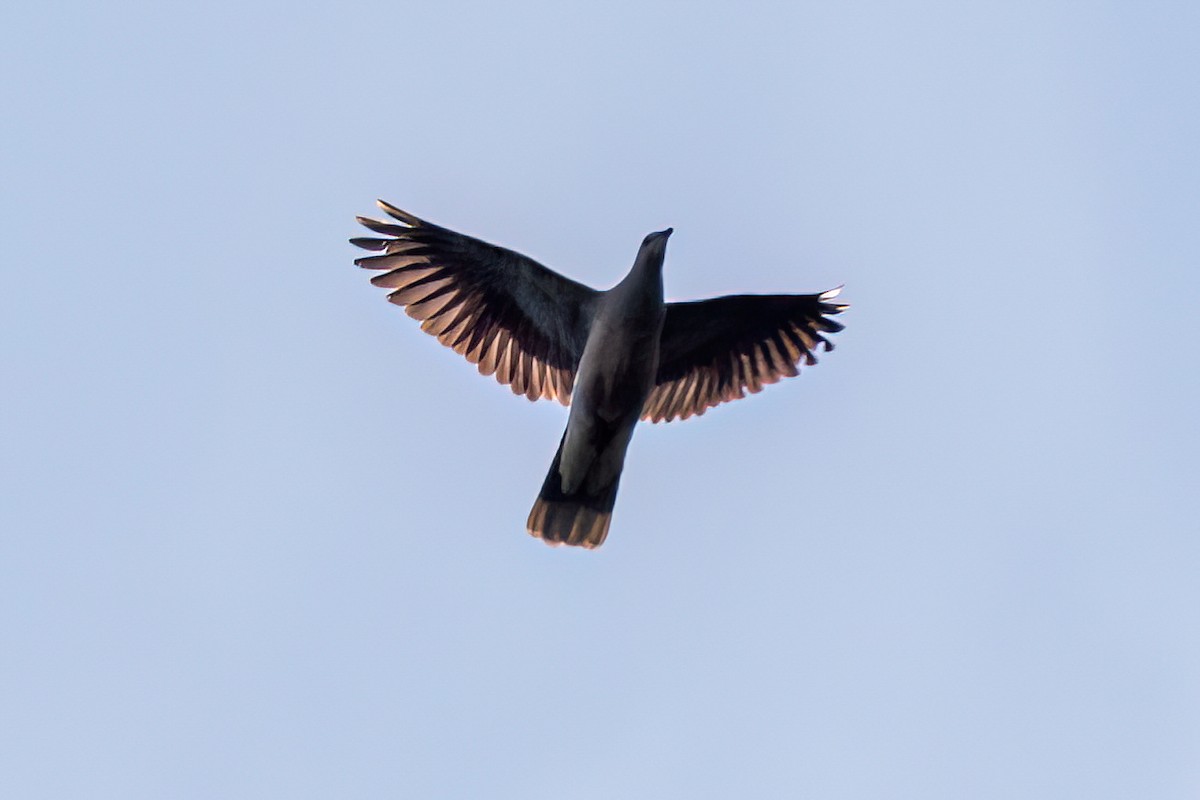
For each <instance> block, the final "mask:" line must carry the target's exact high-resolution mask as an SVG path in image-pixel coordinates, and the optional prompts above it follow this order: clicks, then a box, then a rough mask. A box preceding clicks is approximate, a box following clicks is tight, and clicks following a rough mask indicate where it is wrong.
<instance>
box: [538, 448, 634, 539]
mask: <svg viewBox="0 0 1200 800" xmlns="http://www.w3.org/2000/svg"><path fill="white" fill-rule="evenodd" d="M565 441H566V439H565V437H564V439H563V442H565ZM563 442H559V445H558V452H557V453H555V454H554V461H553V463H551V464H550V472H549V473H548V474H547V475H546V481H545V483H543V484H542V491H541V492H539V493H538V498H537V500H536V501H535V502H534V504H533V510H532V511H530V512H529V520H528V521H527V522H526V523H525V527H526V529H528V531H529V534H530V535H531V536H536V537H538V538H539V539H541V540H542V541H544V542H545V543H546V544H548V545H552V546H558V545H563V544H569V545H574V546H576V547H585V548H587V549H589V550H591V549H593V548H596V547H599V546H600V545H602V544H604V538H605V537H606V536H608V524H609V522H611V521H612V510H613V505H614V504H615V503H616V501H617V486H618V484H619V483H620V482H621V476H620V475H617V476H616V477H615V478H613V480H612V482H611V483H610V484H609V485H608V486H605V487H604V488H602V489H600V490H599V491H598V492H594V493H593V492H588V491H585V490H584V489H583V488H582V487H580V489H579V490H578V491H576V492H574V493H572V494H566V493H564V492H563V490H562V475H561V473H560V472H559V464H560V462H561V461H562V449H563Z"/></svg>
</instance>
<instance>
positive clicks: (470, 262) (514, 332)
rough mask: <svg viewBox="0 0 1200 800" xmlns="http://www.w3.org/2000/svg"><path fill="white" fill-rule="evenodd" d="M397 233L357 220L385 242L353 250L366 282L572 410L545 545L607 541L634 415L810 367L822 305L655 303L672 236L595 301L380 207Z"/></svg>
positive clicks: (546, 502)
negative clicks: (372, 272) (369, 273)
mask: <svg viewBox="0 0 1200 800" xmlns="http://www.w3.org/2000/svg"><path fill="white" fill-rule="evenodd" d="M380 206H381V207H382V208H383V209H384V211H386V212H387V213H388V214H389V215H390V216H392V217H393V218H394V219H396V220H398V221H400V222H402V223H404V226H400V225H394V224H392V223H385V222H379V221H376V220H370V219H366V218H363V217H360V218H359V221H360V222H361V223H362V224H363V225H365V226H366V227H367V228H369V229H371V230H373V231H375V232H377V233H382V234H385V235H387V236H391V237H394V238H390V239H375V238H360V239H352V240H351V241H352V242H353V243H355V244H357V245H358V246H360V247H363V248H365V249H368V250H376V251H383V254H382V255H378V256H370V257H366V258H361V259H359V260H358V261H357V262H356V263H358V264H359V265H360V266H363V267H366V268H368V269H379V270H387V272H386V273H384V274H381V275H379V276H377V277H376V278H373V279H372V283H375V284H376V285H379V286H384V287H386V288H389V289H393V290H394V291H393V292H392V293H391V294H390V295H389V299H390V300H392V302H394V303H396V304H398V305H401V306H404V307H405V310H406V311H407V312H408V313H409V315H410V316H413V317H415V318H417V319H419V320H421V327H422V328H423V329H424V330H425V331H427V332H428V333H431V334H433V335H435V336H437V337H438V339H439V340H440V341H441V342H442V343H443V344H445V345H447V346H449V347H452V348H454V349H455V350H456V351H458V352H459V353H461V354H462V355H464V356H466V358H467V359H468V360H470V361H472V362H473V363H476V364H478V367H479V371H480V372H482V373H484V374H493V373H494V374H495V375H496V377H497V378H498V379H499V380H500V382H501V383H506V384H510V385H511V386H512V389H513V391H514V392H515V393H517V394H524V395H525V396H527V397H529V399H531V400H536V399H539V398H553V399H558V400H559V401H560V402H563V403H569V404H570V406H571V412H570V414H569V416H568V419H567V428H566V431H565V432H564V433H563V437H562V441H561V442H560V443H559V447H558V452H557V453H556V454H555V456H554V460H553V462H552V463H551V466H550V470H549V473H548V474H547V476H546V480H545V482H544V483H543V485H542V490H541V492H540V493H539V495H538V498H537V501H536V502H535V503H534V506H533V510H532V511H531V512H530V514H529V519H528V522H527V528H528V530H529V532H530V533H531V534H532V535H534V536H537V537H540V538H542V539H543V540H544V541H546V542H547V543H549V544H571V545H579V546H583V547H588V548H593V547H598V546H599V545H600V544H601V543H603V541H604V539H605V537H606V536H607V534H608V528H609V522H610V520H611V515H612V509H613V504H614V502H615V500H616V494H617V487H618V485H619V483H620V478H621V471H622V468H623V467H624V463H625V453H626V450H627V449H628V447H629V442H630V440H631V438H632V437H633V431H634V428H635V427H636V426H637V423H638V421H639V420H640V419H647V420H651V421H654V422H659V421H664V420H665V421H670V420H672V419H676V418H682V419H686V418H687V417H689V416H692V415H699V414H703V413H704V412H705V411H706V410H707V409H708V408H710V407H712V406H715V405H717V404H719V403H721V402H725V401H727V400H733V399H736V398H738V397H743V396H745V395H744V392H745V390H747V389H748V390H749V391H751V392H757V391H759V390H761V389H762V386H763V385H764V384H766V383H774V382H775V381H777V380H779V379H780V378H781V377H786V376H789V375H795V374H797V370H796V364H797V362H799V361H801V360H804V361H806V362H807V363H809V364H813V363H816V358H815V355H814V352H815V350H816V349H817V345H818V343H823V344H824V345H825V348H826V349H827V350H828V349H832V345H831V344H830V343H829V341H828V340H827V339H825V338H824V336H822V332H835V331H838V330H840V329H841V325H839V324H838V323H836V322H833V321H832V320H830V319H828V317H829V316H832V315H834V314H838V313H840V312H841V311H842V310H843V309H844V308H845V306H840V305H837V304H834V303H831V302H829V301H830V300H831V299H832V298H833V297H834V296H836V294H837V293H838V291H839V290H832V291H830V292H825V293H823V294H820V295H738V296H730V297H722V298H716V299H714V300H707V301H698V302H693V303H664V300H663V276H662V267H663V259H664V255H665V251H666V244H667V239H668V238H669V236H670V234H671V230H670V229H667V230H665V231H660V232H659V233H652V234H650V235H649V236H647V237H646V239H645V241H643V242H642V246H641V248H640V249H639V251H638V255H637V258H636V259H635V261H634V265H633V268H632V269H631V270H630V271H629V274H628V275H626V276H625V278H624V279H623V280H622V281H621V282H620V283H618V284H617V285H616V286H614V287H613V288H612V289H609V290H608V291H606V292H597V291H595V290H593V289H590V288H588V287H586V286H583V285H582V284H579V283H576V282H574V281H571V280H569V279H567V278H564V277H563V276H561V275H559V274H557V273H555V272H552V271H550V270H548V269H546V268H545V267H543V266H541V265H540V264H538V263H537V262H535V261H533V260H531V259H528V258H526V257H524V256H521V255H520V254H518V253H514V252H512V251H510V250H505V249H503V248H499V247H495V246H494V245H489V244H486V243H484V242H481V241H479V240H476V239H472V238H470V237H467V236H463V235H462V234H457V233H454V232H452V231H449V230H446V229H444V228H440V227H438V226H436V225H432V224H430V223H428V222H425V221H423V220H420V219H418V218H416V217H414V216H412V215H411V214H408V213H407V212H404V211H401V210H399V209H397V208H395V207H394V206H391V205H388V204H387V203H384V202H382V201H380Z"/></svg>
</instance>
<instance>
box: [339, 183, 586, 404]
mask: <svg viewBox="0 0 1200 800" xmlns="http://www.w3.org/2000/svg"><path fill="white" fill-rule="evenodd" d="M379 206H380V208H382V209H383V210H384V212H385V213H387V215H388V216H389V217H391V218H392V219H393V220H395V222H381V221H379V220H374V219H369V218H367V217H359V218H358V221H359V222H360V223H361V224H362V225H363V226H364V227H366V228H368V229H369V230H371V231H373V232H374V233H376V234H380V235H381V236H382V237H383V238H378V237H362V238H356V239H351V240H350V241H351V243H352V244H355V245H357V246H358V247H361V248H363V249H365V250H371V251H375V252H377V253H379V254H378V255H373V256H366V257H363V258H359V259H357V260H356V261H355V262H354V263H355V264H357V265H358V266H360V267H364V268H366V269H371V270H378V271H380V274H379V275H376V276H374V277H373V278H372V279H371V283H373V284H375V285H376V286H379V287H382V288H385V289H389V290H391V292H390V294H388V300H390V301H391V302H393V303H395V304H396V305H398V306H401V307H402V308H403V309H404V311H405V313H407V314H408V315H409V316H410V317H412V318H414V319H416V320H419V321H420V323H421V329H422V330H423V331H425V332H426V333H429V334H431V335H433V336H436V337H437V339H438V341H439V342H441V343H442V344H444V345H446V346H447V347H450V348H452V349H453V350H454V351H455V352H457V353H459V354H460V355H463V356H465V357H466V359H467V360H468V361H470V362H471V363H472V364H476V365H478V367H479V371H480V372H481V373H482V374H484V375H495V376H496V379H497V380H498V381H500V383H502V384H505V385H508V386H511V387H512V391H513V393H514V394H519V395H524V396H526V397H528V398H529V399H530V400H538V399H540V398H546V399H553V400H558V401H559V402H561V403H562V404H563V405H567V404H568V403H569V402H570V398H571V390H572V387H573V385H574V382H575V371H576V369H577V368H578V366H579V358H580V356H581V355H582V354H583V347H584V344H586V342H587V335H588V329H589V326H590V322H591V318H592V310H593V308H594V305H595V302H596V297H597V295H598V293H597V292H596V291H595V290H594V289H591V288H589V287H587V286H584V285H583V284H581V283H577V282H575V281H573V280H570V279H569V278H566V277H564V276H562V275H559V274H558V273H556V272H553V271H552V270H549V269H547V268H546V267H543V266H542V265H541V264H539V263H537V262H536V261H534V260H533V259H531V258H527V257H526V256H523V255H521V254H520V253H515V252H513V251H512V250H507V249H505V248H502V247H497V246H495V245H491V244H487V243H486V242H482V241H480V240H478V239H474V238H472V237H470V236H464V235H463V234H460V233H455V232H454V231H451V230H447V229H445V228H441V227H439V226H437V225H433V224H431V223H429V222H426V221H424V220H422V219H419V218H417V217H414V216H413V215H412V214H409V213H407V212H405V211H401V210H400V209H398V208H396V207H395V206H392V205H390V204H388V203H385V202H383V201H382V200H380V201H379ZM397 223H399V224H397Z"/></svg>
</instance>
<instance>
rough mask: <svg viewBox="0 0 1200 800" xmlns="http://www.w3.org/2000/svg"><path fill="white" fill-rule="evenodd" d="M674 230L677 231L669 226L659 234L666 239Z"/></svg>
mask: <svg viewBox="0 0 1200 800" xmlns="http://www.w3.org/2000/svg"><path fill="white" fill-rule="evenodd" d="M674 232H675V229H674V228H667V229H666V230H665V231H659V232H658V235H659V236H661V237H662V238H664V239H666V238H667V237H669V236H670V235H671V234H672V233H674Z"/></svg>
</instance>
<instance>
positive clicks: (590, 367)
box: [527, 231, 670, 547]
mask: <svg viewBox="0 0 1200 800" xmlns="http://www.w3.org/2000/svg"><path fill="white" fill-rule="evenodd" d="M668 236H670V231H663V232H661V233H657V234H653V233H652V234H650V236H648V237H647V243H648V244H649V246H648V247H647V246H646V245H643V248H642V251H641V252H640V253H639V254H638V258H637V260H636V262H635V263H634V267H633V269H631V270H630V271H629V274H628V275H626V276H625V279H624V280H622V281H621V282H620V283H618V284H617V285H616V286H614V287H613V288H612V289H609V290H608V291H607V292H605V293H604V294H603V295H602V296H601V297H600V299H599V302H598V303H597V307H596V313H595V316H594V317H593V318H592V325H591V330H590V331H589V333H588V338H587V344H586V345H584V348H583V356H582V357H581V358H580V360H579V373H578V375H577V376H576V378H575V391H574V393H573V394H572V396H571V413H570V415H569V416H568V418H567V430H566V432H565V433H563V439H562V442H561V443H560V444H559V446H558V454H557V455H556V456H555V459H554V463H553V464H552V465H551V467H550V473H549V474H548V475H547V476H546V482H545V483H544V484H543V485H542V491H541V493H540V494H539V495H538V499H537V502H536V503H534V506H533V510H532V511H530V512H529V520H528V522H527V527H528V529H529V530H531V531H537V532H538V535H540V536H541V538H542V539H544V540H545V541H547V542H561V543H563V544H578V545H584V546H591V547H595V546H597V545H599V544H600V543H601V542H603V541H604V537H605V536H606V535H607V534H608V524H609V521H610V520H611V519H612V509H613V503H614V502H615V501H616V497H617V485H618V483H619V482H620V480H621V470H622V469H623V468H624V466H625V451H626V450H627V449H628V448H629V442H630V440H631V439H632V438H633V429H634V428H635V427H636V426H637V423H638V420H639V419H640V418H641V416H642V409H643V408H644V407H645V405H646V398H647V397H649V396H650V390H651V389H652V388H653V387H654V376H655V372H656V371H657V369H658V342H659V337H660V336H661V335H662V326H663V318H664V316H665V314H666V306H665V305H664V303H663V283H662V263H663V251H664V250H665V248H666V240H667V237H668Z"/></svg>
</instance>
